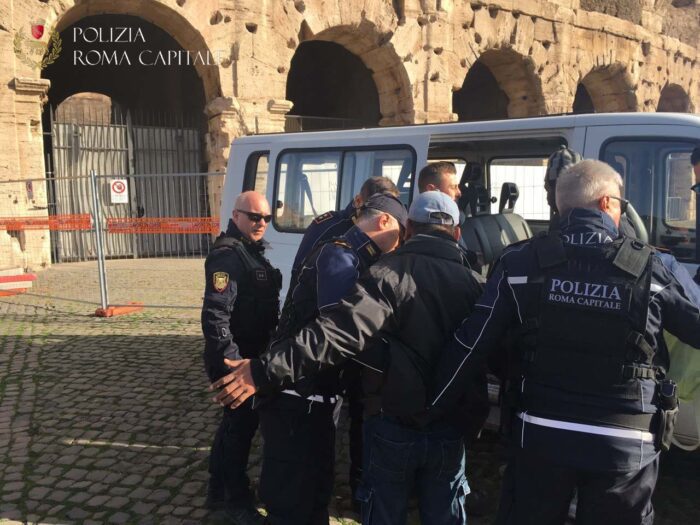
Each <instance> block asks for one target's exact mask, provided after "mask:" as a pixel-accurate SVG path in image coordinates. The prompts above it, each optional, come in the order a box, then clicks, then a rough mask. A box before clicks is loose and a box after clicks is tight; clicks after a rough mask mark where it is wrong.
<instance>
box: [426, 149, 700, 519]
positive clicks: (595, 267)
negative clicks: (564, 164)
mask: <svg viewBox="0 0 700 525" xmlns="http://www.w3.org/2000/svg"><path fill="white" fill-rule="evenodd" d="M556 204H557V206H558V208H559V210H560V211H561V223H560V230H559V232H554V233H549V234H543V235H539V236H536V237H535V238H533V239H531V240H528V241H524V242H522V243H517V244H515V245H512V246H510V247H508V248H507V249H506V250H505V251H504V253H503V255H502V256H501V258H500V260H499V262H498V264H497V265H496V267H495V269H494V271H493V274H492V275H491V277H490V279H489V281H488V283H487V285H486V290H485V292H484V295H483V297H482V298H481V299H480V300H479V302H478V304H477V305H476V309H475V311H474V313H473V314H472V315H471V316H470V317H469V318H468V319H467V320H465V322H464V323H463V324H462V326H461V327H460V329H459V330H457V332H456V333H455V338H454V340H453V342H452V343H451V345H450V346H448V347H447V348H446V351H445V353H444V354H443V359H442V362H441V364H440V366H439V367H438V368H437V371H436V375H435V385H436V390H435V392H436V395H435V399H434V402H433V410H435V412H436V414H437V415H439V414H440V413H444V412H449V410H451V406H452V404H453V403H454V401H455V400H456V399H457V398H458V397H459V396H460V394H461V392H462V391H463V389H464V387H465V385H467V384H468V383H469V381H470V377H471V376H472V374H473V371H474V369H475V368H478V367H479V366H480V364H482V363H483V362H484V360H485V358H486V356H487V354H488V353H489V352H490V351H491V350H492V349H494V348H495V347H496V346H497V345H498V343H499V342H500V341H501V339H502V337H503V334H504V333H505V332H506V331H508V330H509V329H514V330H515V331H516V338H515V340H516V341H517V344H518V347H517V352H516V358H517V359H518V360H519V364H520V371H519V372H520V375H519V378H518V380H517V381H514V388H512V390H511V392H509V398H510V399H512V401H513V404H514V405H515V410H514V413H513V422H512V432H511V443H512V448H513V457H512V459H511V461H510V462H509V465H508V469H507V473H506V476H505V479H504V486H503V489H504V490H503V491H502V498H501V508H500V511H499V519H500V522H501V523H515V524H538V525H547V524H557V525H560V524H562V523H564V521H565V520H566V516H567V511H568V508H569V503H570V501H571V497H572V494H573V492H574V490H576V491H577V493H578V503H577V511H576V523H581V524H584V525H587V524H601V523H615V524H620V525H626V524H629V525H633V524H634V525H638V524H640V523H641V524H649V523H652V521H653V508H652V504H651V496H652V493H653V490H654V487H655V484H656V478H657V473H658V462H659V451H660V450H662V449H664V448H667V447H668V444H669V440H670V436H671V433H672V431H673V421H674V417H675V414H676V412H677V399H676V397H675V385H674V384H673V383H672V382H671V381H669V380H667V379H666V378H665V372H666V370H668V367H669V355H668V350H667V348H666V344H665V342H664V338H663V330H668V331H669V332H671V333H672V334H674V335H676V336H677V337H678V338H679V339H681V340H682V341H683V342H685V343H687V344H690V345H691V346H693V347H696V348H698V347H700V309H699V307H698V305H697V303H695V302H694V301H693V300H692V295H691V293H690V291H689V290H688V289H687V288H686V285H684V284H683V283H684V282H686V283H687V282H689V278H688V279H683V280H681V279H678V278H677V276H676V275H675V274H674V273H673V272H671V271H670V270H669V266H670V265H669V264H668V261H666V262H664V261H663V260H662V258H661V257H659V255H658V254H657V253H656V251H655V250H654V249H653V248H651V247H649V246H648V245H646V244H644V243H642V242H640V241H638V240H633V239H631V238H629V237H625V236H624V235H620V233H619V230H618V225H619V223H620V217H621V215H622V213H624V211H625V207H626V201H625V200H624V199H623V198H622V179H621V177H620V176H619V174H617V173H616V172H615V171H614V170H613V169H612V168H611V167H610V166H608V165H607V164H604V163H602V162H598V161H592V160H586V161H582V162H580V163H578V164H576V165H574V166H573V167H571V168H569V169H568V170H567V171H566V172H564V173H563V174H562V175H561V176H560V178H559V180H558V181H557V188H556ZM686 273H687V272H686Z"/></svg>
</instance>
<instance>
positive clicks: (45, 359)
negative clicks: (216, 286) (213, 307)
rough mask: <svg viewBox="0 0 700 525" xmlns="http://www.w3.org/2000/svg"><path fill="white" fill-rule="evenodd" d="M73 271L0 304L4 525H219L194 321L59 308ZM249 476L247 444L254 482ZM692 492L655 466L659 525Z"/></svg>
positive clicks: (695, 506) (341, 500) (342, 490)
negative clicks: (211, 507) (210, 507)
mask: <svg viewBox="0 0 700 525" xmlns="http://www.w3.org/2000/svg"><path fill="white" fill-rule="evenodd" d="M81 264H82V263H81ZM81 264H76V265H60V266H58V267H54V268H52V269H50V270H48V271H46V272H44V274H42V277H41V279H42V281H43V282H49V283H51V286H50V287H46V286H45V287H44V288H41V287H37V288H36V289H35V290H34V292H33V295H22V296H16V297H4V298H0V522H3V521H9V522H25V523H35V522H41V523H86V524H90V523H114V524H122V523H212V524H218V523H226V519H225V517H224V516H221V515H217V514H211V513H208V512H207V510H206V509H205V508H204V507H203V504H204V496H205V489H206V479H207V471H206V466H207V465H206V463H207V455H208V447H209V445H210V440H211V438H212V436H213V433H214V430H215V428H216V425H217V420H218V413H219V409H218V408H217V407H216V406H214V405H213V404H212V403H210V402H209V394H208V392H207V391H206V386H207V385H206V380H205V377H204V374H203V371H202V366H201V362H200V351H201V347H202V340H201V334H200V328H199V322H198V315H199V312H198V311H197V310H196V309H193V310H165V309H162V310H152V309H147V310H145V311H144V312H142V313H139V314H136V315H131V316H124V317H117V318H112V319H98V318H94V317H91V316H90V315H89V314H90V313H91V311H93V310H94V307H92V306H89V305H87V304H85V303H80V302H77V301H66V300H63V299H60V300H59V299H56V298H55V297H73V298H80V297H85V296H87V295H88V292H87V290H85V289H86V287H87V283H88V282H89V278H87V277H85V273H84V272H85V266H81ZM121 264H122V266H123V268H124V275H123V278H124V279H127V278H128V271H127V270H128V264H127V263H121ZM134 264H137V263H136V262H135V263H134ZM150 264H153V265H157V264H158V261H153V262H151V263H150ZM188 264H191V263H188ZM160 275H162V276H164V277H163V280H162V281H161V282H162V283H164V284H163V286H167V283H168V282H175V281H176V280H177V279H180V280H182V273H181V272H180V273H173V274H171V275H167V271H162V272H161V274H160ZM129 286H132V285H129ZM191 288H192V289H194V288H196V285H194V286H191ZM42 290H43V291H42ZM47 290H48V291H50V292H51V294H52V295H53V296H54V297H48V296H45V295H44V294H45V293H46V291H47ZM84 290H85V293H84V294H83V291H84ZM158 293H162V291H159V292H158ZM188 293H189V292H188ZM147 295H148V294H147V292H144V296H147ZM195 297H196V296H195ZM89 299H90V298H88V300H89ZM197 300H198V299H196V298H195V299H193V301H197ZM492 441H493V442H489V441H488V440H487V441H485V442H484V443H481V444H479V445H478V446H477V447H476V449H475V450H474V451H470V452H469V456H468V464H469V474H470V483H471V484H472V486H475V487H478V488H480V489H482V490H486V491H487V493H489V494H490V496H491V498H490V499H491V501H490V503H491V505H490V506H491V510H492V511H493V510H494V509H495V499H496V498H497V492H498V485H499V479H500V478H499V474H498V471H499V466H500V464H501V463H502V462H501V459H500V455H499V452H498V450H499V447H498V446H497V445H496V444H495V440H492ZM347 462H348V460H347V432H346V431H345V430H343V429H342V428H341V431H340V432H339V439H338V465H337V471H338V472H337V481H336V487H335V497H334V500H333V502H332V506H331V513H332V516H333V521H334V523H336V524H337V523H347V524H349V523H356V522H355V521H354V520H355V519H356V516H355V515H354V514H353V513H352V512H351V510H350V497H349V495H350V494H349V488H348V486H347V484H346V483H345V480H346V478H347V467H348V464H347ZM259 472H260V442H259V441H256V443H255V445H254V449H253V452H252V459H251V464H250V474H251V478H252V479H253V480H254V482H257V478H258V476H259ZM698 493H700V455H699V454H698V453H693V454H688V453H682V452H674V453H672V454H670V455H669V456H668V457H666V458H664V460H662V472H661V480H660V483H659V488H658V493H657V498H656V502H657V509H658V512H657V516H658V518H657V521H656V523H661V524H669V525H676V524H686V523H700V503H698V502H697V501H696V499H695V497H696V495H697V494H698ZM412 514H413V517H412V519H411V522H413V523H415V522H416V521H417V520H416V517H415V514H416V512H415V511H414V512H413V513H412ZM492 517H493V516H492V515H488V516H486V517H483V518H473V519H471V520H470V524H473V525H481V524H486V523H490V522H491V521H492Z"/></svg>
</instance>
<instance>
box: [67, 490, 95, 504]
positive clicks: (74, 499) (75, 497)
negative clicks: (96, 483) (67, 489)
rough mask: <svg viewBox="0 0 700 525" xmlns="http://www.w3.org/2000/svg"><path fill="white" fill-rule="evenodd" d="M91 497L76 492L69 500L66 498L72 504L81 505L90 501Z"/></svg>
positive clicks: (85, 493) (84, 493)
mask: <svg viewBox="0 0 700 525" xmlns="http://www.w3.org/2000/svg"><path fill="white" fill-rule="evenodd" d="M91 497H92V496H91V495H90V494H88V493H87V492H78V493H77V494H74V495H73V496H71V497H70V498H68V501H70V502H72V503H83V502H85V501H87V500H88V499H90V498H91Z"/></svg>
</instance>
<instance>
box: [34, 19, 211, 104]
mask: <svg viewBox="0 0 700 525" xmlns="http://www.w3.org/2000/svg"><path fill="white" fill-rule="evenodd" d="M60 35H61V39H62V41H63V50H62V52H61V55H60V56H59V58H58V59H57V60H56V62H54V63H53V64H51V65H49V66H48V67H47V68H46V69H45V70H44V71H43V76H44V78H48V79H49V80H50V81H51V88H50V89H49V93H48V97H49V103H50V105H51V106H53V107H56V106H58V105H59V104H60V103H61V102H62V101H63V100H64V99H66V98H68V97H70V96H72V95H74V94H76V93H101V94H103V95H106V96H108V97H110V98H111V99H113V100H114V101H115V102H116V103H118V105H119V106H121V107H122V108H124V109H130V110H146V109H147V110H149V111H159V112H163V113H168V114H169V113H173V112H182V113H188V114H200V115H201V114H202V112H203V110H204V105H205V102H206V96H205V92H204V85H203V83H202V81H201V79H200V77H199V75H198V73H197V70H196V69H195V67H194V65H193V61H195V60H197V61H199V60H201V59H202V58H204V57H205V55H201V54H196V53H194V52H191V51H190V50H187V49H184V48H183V47H182V46H181V45H180V44H179V43H178V42H177V41H176V40H175V39H174V38H173V37H172V36H171V35H170V34H169V33H167V32H166V31H164V30H163V29H161V28H160V27H158V26H156V25H155V24H153V23H151V22H148V21H146V20H144V19H143V18H140V17H136V16H132V15H121V14H117V15H111V14H109V15H95V16H88V17H85V18H81V19H79V20H77V21H76V22H75V23H73V24H71V25H68V26H66V27H65V28H64V29H63V30H62V31H61V32H60ZM209 56H210V55H206V57H207V58H206V59H208V57H209Z"/></svg>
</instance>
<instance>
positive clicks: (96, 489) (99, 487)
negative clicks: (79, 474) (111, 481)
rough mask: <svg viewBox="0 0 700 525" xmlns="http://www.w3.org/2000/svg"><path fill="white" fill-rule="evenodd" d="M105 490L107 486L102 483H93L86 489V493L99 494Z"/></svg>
mask: <svg viewBox="0 0 700 525" xmlns="http://www.w3.org/2000/svg"><path fill="white" fill-rule="evenodd" d="M106 490H107V485H105V484H104V483H94V484H92V485H89V486H88V487H87V491H88V492H90V493H91V494H101V493H103V492H105V491H106Z"/></svg>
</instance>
